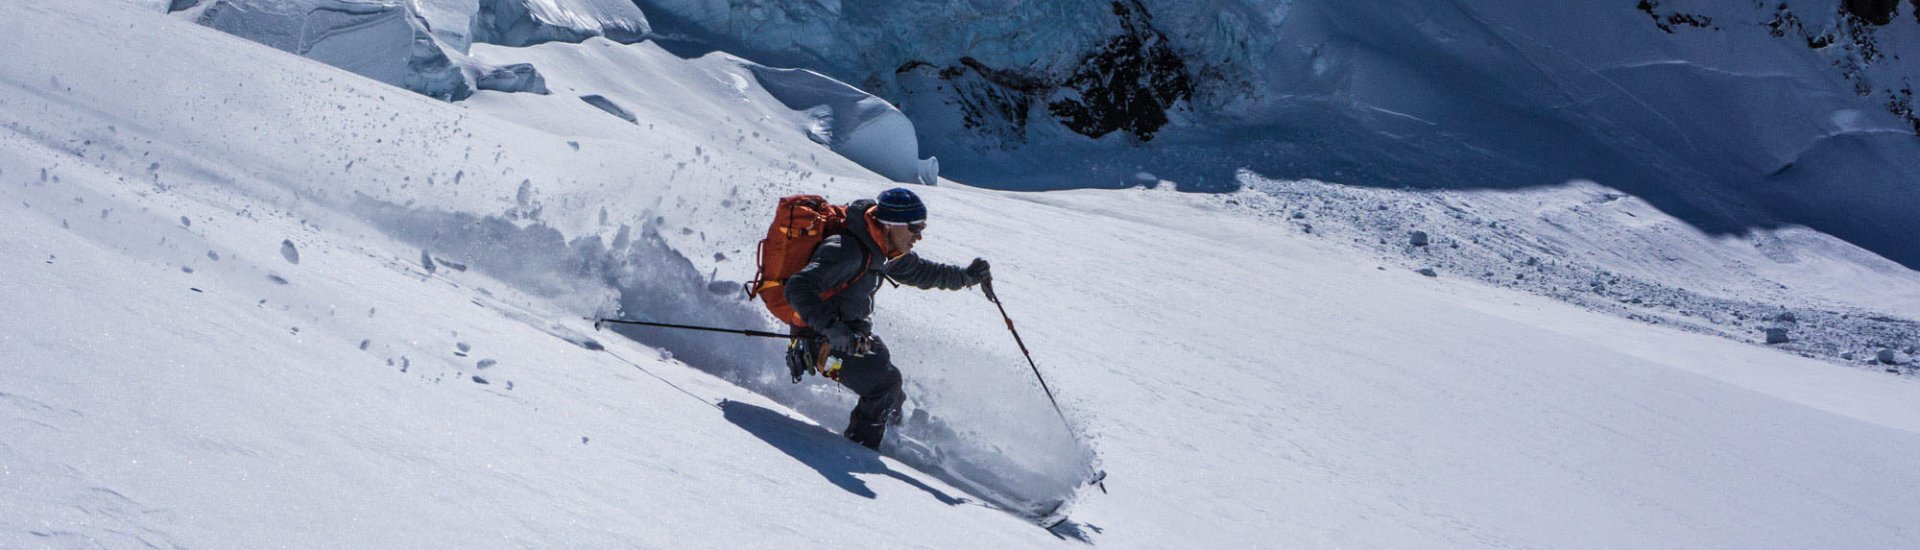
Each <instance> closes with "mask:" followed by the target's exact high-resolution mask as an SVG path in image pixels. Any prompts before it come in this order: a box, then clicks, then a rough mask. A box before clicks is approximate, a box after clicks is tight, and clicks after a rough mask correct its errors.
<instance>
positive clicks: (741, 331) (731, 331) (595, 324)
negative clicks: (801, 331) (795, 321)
mask: <svg viewBox="0 0 1920 550" xmlns="http://www.w3.org/2000/svg"><path fill="white" fill-rule="evenodd" d="M605 323H614V324H620V325H640V326H647V327H660V328H677V329H683V330H704V331H707V332H725V333H728V334H739V335H742V336H758V337H761V338H780V339H784V340H802V339H805V338H806V337H804V336H795V335H792V334H781V333H778V332H767V331H764V330H747V329H741V328H719V327H701V326H694V325H676V324H673V323H655V322H651V321H631V320H627V319H594V320H593V330H600V325H602V324H605Z"/></svg>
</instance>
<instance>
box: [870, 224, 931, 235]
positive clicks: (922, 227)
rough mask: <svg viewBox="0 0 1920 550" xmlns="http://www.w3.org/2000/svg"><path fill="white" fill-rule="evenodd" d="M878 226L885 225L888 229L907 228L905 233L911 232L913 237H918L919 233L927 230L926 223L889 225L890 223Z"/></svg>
mask: <svg viewBox="0 0 1920 550" xmlns="http://www.w3.org/2000/svg"><path fill="white" fill-rule="evenodd" d="M880 224H881V225H885V226H888V227H903V226H904V227H906V228H907V231H910V232H912V233H913V234H915V235H919V234H920V232H921V231H926V230H927V222H913V223H891V222H880Z"/></svg>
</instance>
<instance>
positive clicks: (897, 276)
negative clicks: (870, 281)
mask: <svg viewBox="0 0 1920 550" xmlns="http://www.w3.org/2000/svg"><path fill="white" fill-rule="evenodd" d="M887 277H890V278H892V279H893V280H894V281H895V282H898V283H900V284H903V285H910V286H915V287H919V288H940V289H945V290H960V289H963V288H966V287H967V286H968V285H971V284H973V282H974V281H973V278H972V277H969V276H967V268H964V267H960V266H957V265H948V264H943V263H940V262H934V261H929V260H926V259H924V258H921V257H920V255H919V254H915V253H908V254H907V255H905V256H901V257H899V258H897V259H895V260H893V261H892V262H888V263H887Z"/></svg>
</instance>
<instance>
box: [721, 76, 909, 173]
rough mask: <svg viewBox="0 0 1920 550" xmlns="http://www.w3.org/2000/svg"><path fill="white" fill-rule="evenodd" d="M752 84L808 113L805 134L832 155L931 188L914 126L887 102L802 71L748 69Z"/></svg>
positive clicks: (851, 87)
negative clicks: (809, 120)
mask: <svg viewBox="0 0 1920 550" xmlns="http://www.w3.org/2000/svg"><path fill="white" fill-rule="evenodd" d="M747 67H748V69H750V70H751V71H752V72H753V76H754V79H756V80H758V81H759V82H760V85H761V86H762V87H765V88H766V90H767V93H769V94H771V95H773V97H774V99H778V100H780V102H781V103H782V104H785V105H786V106H787V107H788V108H791V109H794V110H797V111H806V112H807V113H808V114H809V115H810V118H811V120H812V123H811V125H810V126H809V128H807V129H806V131H807V134H808V136H809V137H810V138H812V139H813V140H814V141H816V142H819V143H821V144H824V145H826V146H827V147H828V148H829V149H832V150H833V152H835V153H839V154H840V155H841V156H844V157H847V158H848V159H849V160H852V161H854V162H856V163H859V164H860V165H861V166H864V167H866V168H867V169H869V170H873V171H874V172H875V173H877V174H880V175H882V176H886V177H887V179H891V180H894V181H899V182H907V183H926V184H932V183H933V182H934V181H935V180H936V178H937V177H938V174H939V164H938V163H937V161H935V160H933V159H927V160H925V161H922V160H921V159H920V146H919V143H918V138H917V137H916V136H915V134H914V129H913V122H912V121H910V120H907V116H906V115H904V114H901V113H900V110H899V109H897V108H894V106H893V104H891V103H887V101H886V100H884V99H880V98H878V97H874V96H873V95H872V94H869V93H866V92H864V91H861V90H860V89H859V88H855V87H853V86H849V85H847V84H846V83H843V82H840V81H838V80H834V79H832V78H828V77H826V76H824V75H821V74H820V73H816V72H813V71H809V70H806V69H777V68H772V67H766V66H762V65H755V64H748V65H747Z"/></svg>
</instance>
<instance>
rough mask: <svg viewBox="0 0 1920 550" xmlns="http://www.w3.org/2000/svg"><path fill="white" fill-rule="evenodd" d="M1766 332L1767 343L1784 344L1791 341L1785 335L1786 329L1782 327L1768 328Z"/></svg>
mask: <svg viewBox="0 0 1920 550" xmlns="http://www.w3.org/2000/svg"><path fill="white" fill-rule="evenodd" d="M1766 333H1767V343H1768V344H1785V343H1787V342H1791V341H1793V340H1792V339H1791V338H1788V337H1787V329H1784V328H1769V329H1767V330H1766Z"/></svg>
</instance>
